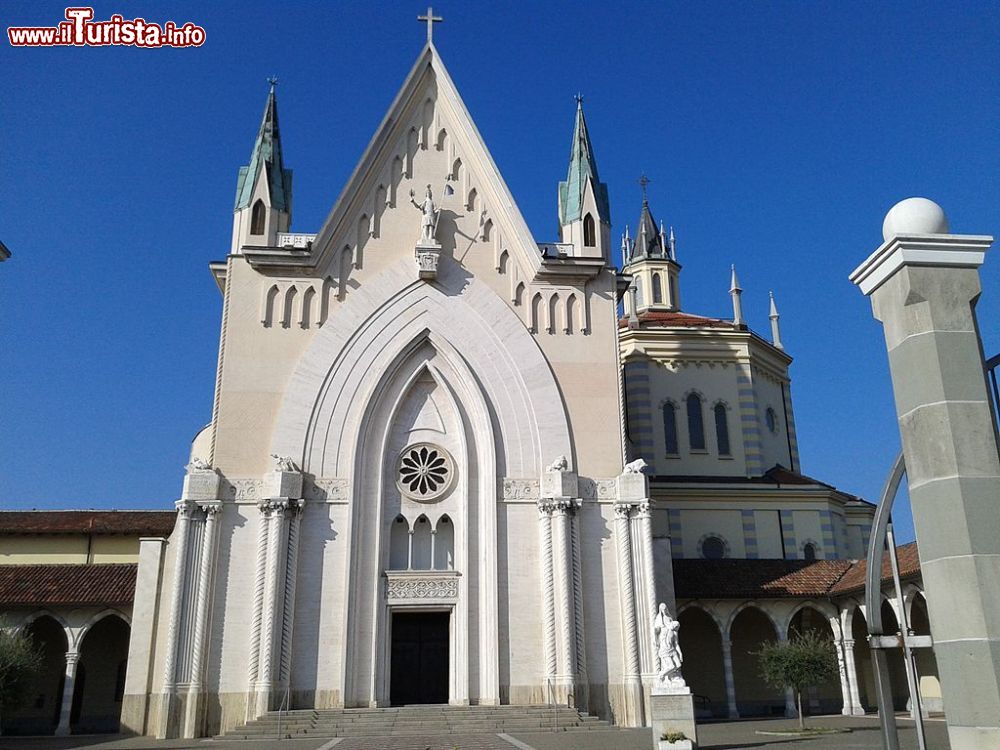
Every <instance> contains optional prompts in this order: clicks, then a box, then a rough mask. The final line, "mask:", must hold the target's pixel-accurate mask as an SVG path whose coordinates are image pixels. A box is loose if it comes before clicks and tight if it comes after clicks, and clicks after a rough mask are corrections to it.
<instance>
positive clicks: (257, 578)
mask: <svg viewBox="0 0 1000 750" xmlns="http://www.w3.org/2000/svg"><path fill="white" fill-rule="evenodd" d="M270 519H271V507H270V504H269V503H268V502H267V501H261V502H260V503H258V504H257V564H256V567H255V572H254V587H253V608H252V610H251V615H250V645H249V649H248V654H249V662H248V664H247V680H248V685H247V713H246V716H247V721H250V720H251V719H253V718H255V717H256V715H257V702H256V691H257V675H258V674H259V671H260V633H261V627H262V624H263V623H262V621H263V617H264V586H265V583H266V578H267V540H268V536H269V535H268V526H269V524H270Z"/></svg>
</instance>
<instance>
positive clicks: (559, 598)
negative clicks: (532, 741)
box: [552, 499, 576, 705]
mask: <svg viewBox="0 0 1000 750" xmlns="http://www.w3.org/2000/svg"><path fill="white" fill-rule="evenodd" d="M554 505H555V510H554V512H553V514H552V563H553V564H552V574H553V578H554V581H555V594H556V602H557V608H556V609H557V620H558V622H559V629H558V638H557V639H556V642H557V644H558V649H557V651H558V667H557V671H556V686H557V688H558V693H559V695H558V700H559V703H565V704H567V705H574V700H575V696H574V695H572V693H573V685H574V677H575V675H576V627H575V625H574V623H573V614H574V607H573V557H572V556H573V548H572V542H571V539H570V501H569V500H565V499H563V500H559V501H557V502H555V503H554Z"/></svg>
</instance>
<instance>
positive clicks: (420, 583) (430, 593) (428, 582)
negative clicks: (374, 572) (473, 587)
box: [386, 576, 458, 600]
mask: <svg viewBox="0 0 1000 750" xmlns="http://www.w3.org/2000/svg"><path fill="white" fill-rule="evenodd" d="M386 597H387V598H388V599H435V600H438V599H457V598H458V577H457V576H447V577H442V576H419V577H417V576H406V577H405V578H402V577H400V578H396V577H390V578H389V580H388V582H387V583H386Z"/></svg>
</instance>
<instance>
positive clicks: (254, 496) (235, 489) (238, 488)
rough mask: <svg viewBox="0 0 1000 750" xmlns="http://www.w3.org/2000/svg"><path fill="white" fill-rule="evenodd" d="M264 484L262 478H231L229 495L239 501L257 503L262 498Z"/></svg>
mask: <svg viewBox="0 0 1000 750" xmlns="http://www.w3.org/2000/svg"><path fill="white" fill-rule="evenodd" d="M263 486H264V483H263V482H262V481H261V480H260V479H230V480H229V497H231V498H232V499H233V500H235V501H236V502H238V503H239V502H244V503H255V502H257V501H258V500H260V496H261V488H262V487H263Z"/></svg>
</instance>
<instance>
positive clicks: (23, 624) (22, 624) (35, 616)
mask: <svg viewBox="0 0 1000 750" xmlns="http://www.w3.org/2000/svg"><path fill="white" fill-rule="evenodd" d="M43 617H51V618H52V619H53V620H55V621H56V622H57V623H58V624H59V626H60V627H61V628H62V629H63V631H65V633H66V643H67V645H69V644H72V643H73V630H72V628H71V627H70V625H69V623H68V622H66V618H65V617H63V616H62V615H57V614H56V613H55V612H53V611H52V610H50V609H36V610H34V611H33V612H29V613H28V614H26V615H24V617H22V618H21V620H20V621H19V622H18V623H17V630H19V631H23V630H24V629H25V628H27V627H28V626H29V625H31V623H33V622H34V621H35V620H39V619H41V618H43Z"/></svg>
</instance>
